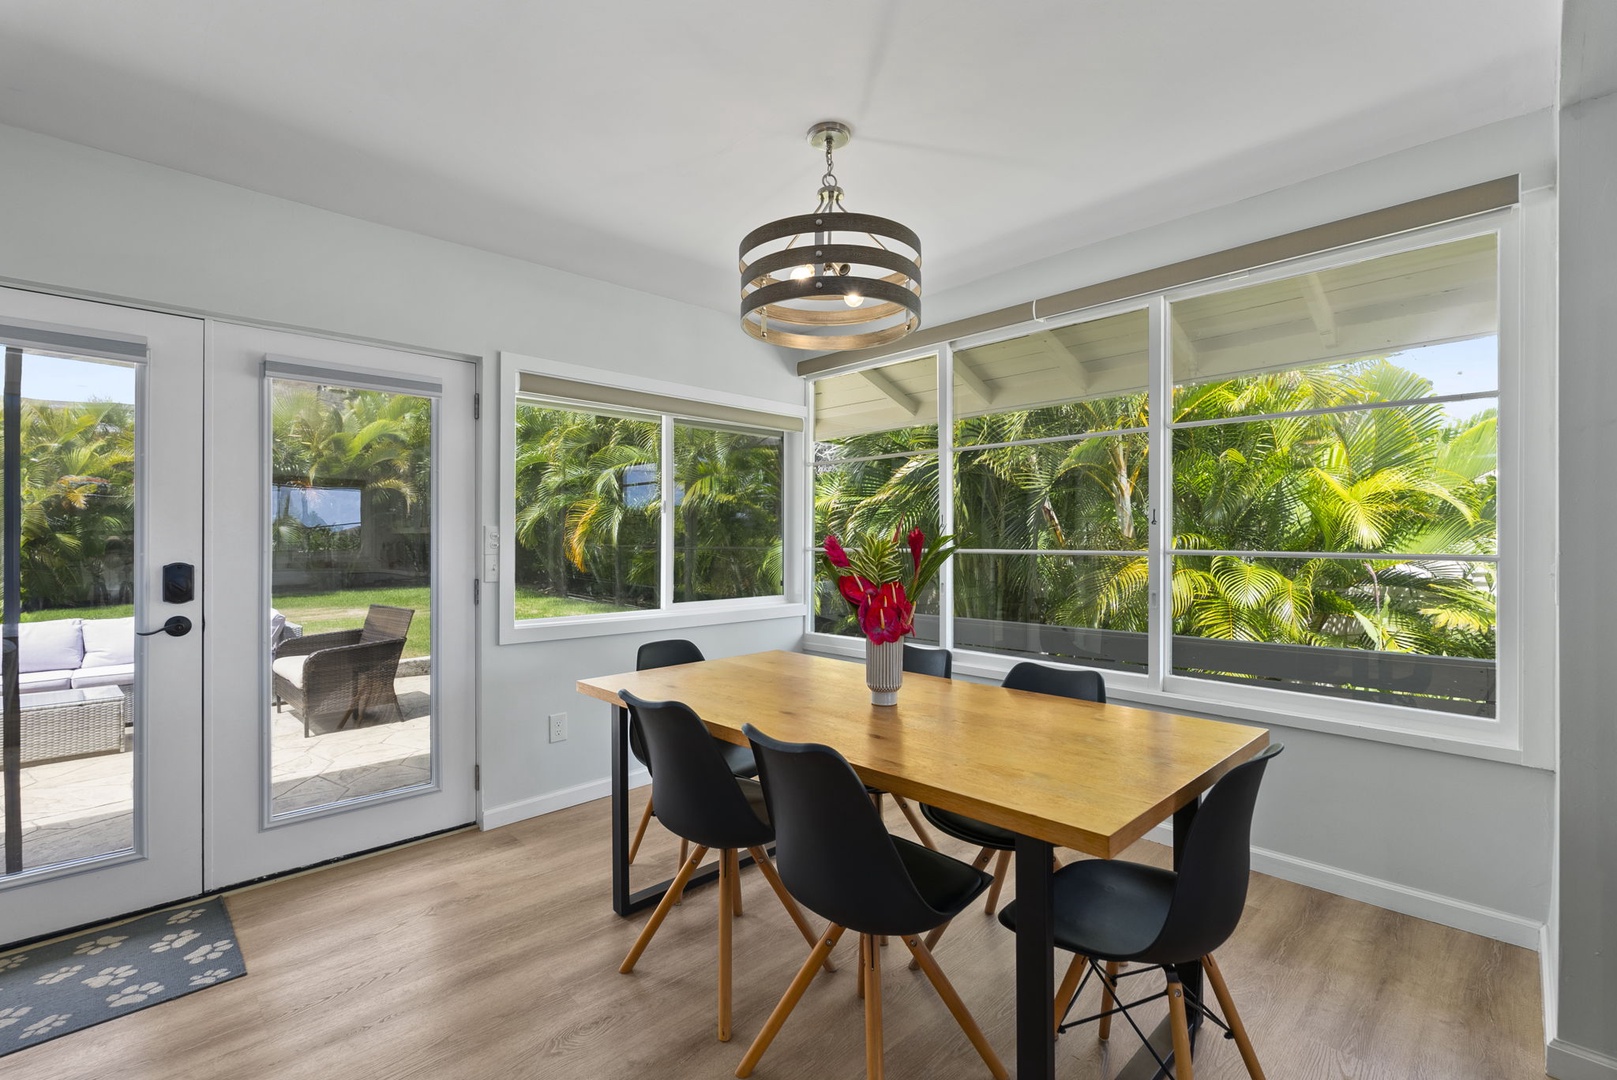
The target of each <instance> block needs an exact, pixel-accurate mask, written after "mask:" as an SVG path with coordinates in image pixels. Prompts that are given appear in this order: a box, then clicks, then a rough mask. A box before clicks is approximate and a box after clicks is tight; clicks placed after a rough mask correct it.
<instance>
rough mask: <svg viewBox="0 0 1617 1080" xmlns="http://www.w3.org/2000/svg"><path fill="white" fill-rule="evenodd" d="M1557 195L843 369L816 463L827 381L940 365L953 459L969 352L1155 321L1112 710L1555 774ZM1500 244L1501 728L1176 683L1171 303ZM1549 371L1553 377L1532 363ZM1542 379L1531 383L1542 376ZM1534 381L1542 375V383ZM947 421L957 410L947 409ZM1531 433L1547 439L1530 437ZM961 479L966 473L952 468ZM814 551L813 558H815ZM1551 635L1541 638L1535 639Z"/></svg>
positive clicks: (975, 658) (970, 668) (946, 447)
mask: <svg viewBox="0 0 1617 1080" xmlns="http://www.w3.org/2000/svg"><path fill="white" fill-rule="evenodd" d="M1554 223H1555V195H1554V192H1553V191H1551V190H1535V191H1530V192H1524V193H1523V195H1522V199H1521V202H1520V203H1519V204H1518V205H1516V206H1513V207H1507V208H1504V209H1501V210H1495V211H1491V212H1488V213H1485V214H1480V215H1477V216H1474V217H1470V218H1466V219H1464V220H1461V221H1456V222H1450V223H1446V224H1441V225H1435V226H1430V227H1426V228H1422V229H1418V230H1413V231H1411V232H1408V233H1403V234H1399V235H1397V236H1393V237H1386V238H1382V239H1377V240H1372V241H1367V242H1364V243H1360V244H1355V245H1352V246H1349V247H1344V248H1339V249H1334V250H1331V251H1328V252H1322V253H1319V254H1315V255H1310V256H1305V257H1302V258H1298V259H1292V260H1288V261H1286V262H1284V263H1278V264H1275V265H1273V266H1269V267H1264V268H1262V269H1260V270H1253V271H1249V272H1242V273H1237V274H1232V275H1227V276H1224V277H1221V278H1217V279H1212V280H1209V281H1203V282H1197V283H1194V284H1191V285H1186V286H1182V287H1179V288H1175V289H1170V290H1166V291H1163V292H1160V293H1155V294H1151V295H1148V296H1144V297H1133V298H1129V299H1127V300H1122V301H1117V302H1114V303H1109V304H1105V305H1098V306H1096V307H1093V308H1087V309H1084V310H1082V311H1077V312H1063V313H1062V314H1060V315H1059V316H1053V317H1049V318H1045V319H1036V320H1032V321H1029V322H1025V323H1022V324H1019V325H1017V326H1013V327H1007V328H1003V329H999V330H994V331H991V332H988V333H985V334H978V335H973V336H972V337H970V338H961V339H958V340H956V341H953V342H947V343H943V344H939V345H931V346H927V347H926V348H924V349H920V350H916V351H914V352H910V353H906V354H900V355H894V356H892V357H883V358H882V359H880V360H879V361H875V362H870V363H865V364H861V365H857V366H850V367H848V368H839V369H835V370H832V371H827V372H824V373H821V374H819V375H816V376H814V377H813V378H812V379H810V380H806V404H807V405H808V406H809V408H810V415H809V426H808V428H807V433H806V434H805V444H806V446H807V448H808V450H809V451H810V452H812V447H813V442H812V433H813V414H812V404H813V383H814V382H815V381H817V380H818V379H820V378H829V377H834V376H837V375H845V374H847V373H848V372H850V371H858V370H862V369H864V368H870V367H879V366H885V365H887V364H891V363H900V362H903V361H904V360H914V359H916V358H918V357H921V356H925V355H927V354H929V353H932V352H936V353H937V354H938V387H939V393H938V400H939V424H938V443H939V453H940V454H949V453H952V452H953V445H952V439H951V438H949V436H950V435H952V432H953V409H952V400H951V397H950V396H948V395H947V394H946V392H945V388H947V389H949V390H952V389H953V386H954V372H953V351H954V350H955V349H959V348H965V347H968V346H972V345H980V344H985V343H988V342H992V341H1001V340H1005V339H1008V338H1015V337H1019V336H1022V335H1025V334H1028V333H1030V332H1032V331H1035V330H1041V329H1053V328H1056V327H1059V326H1065V325H1070V324H1072V323H1075V322H1088V321H1092V320H1094V319H1097V318H1104V317H1107V316H1108V315H1112V314H1117V313H1119V312H1122V311H1127V310H1138V309H1139V308H1141V307H1145V308H1146V309H1147V311H1148V314H1149V318H1150V323H1149V337H1148V347H1149V355H1150V364H1151V370H1150V386H1149V389H1150V393H1151V400H1152V402H1153V408H1152V424H1151V455H1150V465H1149V470H1150V503H1149V505H1150V507H1151V509H1152V511H1153V520H1154V521H1156V522H1157V524H1155V525H1153V526H1152V530H1151V536H1150V544H1149V548H1148V550H1149V552H1150V558H1151V568H1152V573H1153V578H1152V580H1153V584H1154V586H1155V587H1154V589H1153V605H1152V620H1151V631H1150V644H1149V656H1150V662H1151V665H1150V669H1149V671H1148V673H1146V674H1136V673H1130V672H1121V671H1111V670H1107V671H1106V681H1107V694H1108V697H1110V698H1114V699H1116V700H1120V701H1127V702H1131V703H1137V704H1140V705H1146V706H1151V707H1159V708H1163V709H1171V710H1172V711H1174V712H1179V713H1188V714H1192V715H1197V714H1199V715H1205V716H1213V717H1217V718H1221V719H1234V720H1245V721H1249V722H1253V723H1258V724H1263V725H1266V726H1270V725H1272V726H1280V727H1291V728H1302V729H1306V730H1313V731H1322V732H1329V733H1333V734H1338V735H1347V736H1352V737H1357V738H1365V739H1370V740H1374V741H1379V742H1388V743H1395V744H1400V745H1407V746H1417V747H1423V748H1426V749H1432V750H1438V751H1443V752H1449V753H1455V754H1460V755H1463V756H1469V757H1478V758H1485V759H1490V760H1496V761H1506V762H1515V763H1521V764H1527V765H1531V766H1535V767H1540V768H1548V767H1552V766H1553V758H1554V711H1555V710H1554V702H1555V689H1556V687H1555V665H1554V641H1553V627H1554V626H1555V619H1556V614H1555V612H1556V607H1555V584H1556V580H1555V558H1556V553H1557V547H1558V545H1557V541H1556V536H1555V530H1554V525H1553V523H1554V522H1555V521H1556V520H1557V517H1556V498H1557V495H1556V491H1555V484H1554V483H1531V482H1529V481H1530V478H1533V477H1554V476H1555V475H1556V472H1555V469H1556V449H1555V448H1556V379H1555V370H1554V368H1555V365H1554V363H1553V362H1545V361H1546V360H1549V361H1553V358H1554V356H1555V288H1554V281H1555V271H1556V262H1555V241H1554ZM1489 233H1492V234H1496V235H1497V236H1498V238H1499V240H1498V242H1499V331H1498V333H1499V382H1498V392H1499V399H1498V401H1499V431H1500V435H1499V463H1498V472H1499V477H1500V484H1499V504H1498V538H1499V553H1498V565H1499V567H1500V573H1499V582H1500V583H1499V616H1498V623H1497V631H1496V633H1497V638H1496V640H1497V643H1498V649H1497V654H1496V663H1497V669H1498V678H1499V698H1498V703H1497V709H1496V715H1495V716H1494V717H1492V718H1481V717H1468V716H1461V715H1456V714H1449V713H1441V712H1436V711H1432V710H1425V709H1418V708H1410V707H1406V706H1398V705H1389V704H1382V703H1377V702H1369V701H1358V700H1353V699H1347V698H1334V697H1327V696H1324V695H1315V694H1309V693H1306V692H1303V691H1296V690H1280V689H1270V688H1265V687H1259V686H1250V685H1242V684H1239V683H1223V682H1217V681H1214V680H1207V679H1198V678H1195V677H1193V676H1188V675H1174V674H1173V673H1172V671H1171V667H1170V666H1169V664H1168V663H1167V660H1168V657H1169V644H1170V633H1169V630H1170V628H1171V621H1170V620H1169V619H1168V618H1167V616H1166V612H1165V610H1164V606H1165V604H1166V602H1167V600H1166V596H1167V590H1166V589H1163V588H1161V587H1160V585H1159V584H1157V583H1160V582H1162V581H1164V580H1165V576H1164V575H1165V574H1166V572H1167V569H1168V567H1169V560H1170V558H1171V556H1170V554H1169V552H1168V549H1167V543H1166V540H1165V539H1164V538H1165V537H1168V536H1171V535H1172V532H1171V498H1172V484H1171V477H1170V473H1169V469H1170V468H1171V458H1170V453H1169V452H1170V449H1171V439H1172V430H1171V429H1170V428H1169V426H1168V424H1167V423H1166V422H1165V416H1166V414H1165V413H1163V412H1161V411H1160V410H1159V409H1158V408H1157V407H1156V403H1157V402H1160V401H1163V400H1166V399H1165V397H1164V395H1165V394H1166V392H1167V390H1168V388H1169V387H1171V386H1172V385H1173V380H1172V368H1171V366H1170V365H1171V357H1170V355H1169V342H1168V340H1167V335H1166V334H1164V333H1163V328H1164V326H1165V325H1166V317H1167V312H1168V305H1169V304H1170V303H1172V302H1176V301H1182V300H1186V299H1189V298H1192V297H1196V296H1204V295H1207V294H1210V293H1218V292H1225V291H1229V290H1230V289H1232V288H1238V287H1241V286H1243V285H1248V284H1257V283H1260V282H1264V281H1272V280H1277V279H1281V278H1287V277H1293V276H1296V275H1298V274H1303V273H1309V272H1312V271H1319V270H1326V269H1331V268H1334V267H1337V266H1342V265H1346V264H1351V263H1356V262H1361V261H1364V260H1367V259H1374V258H1378V257H1381V256H1384V255H1391V254H1396V253H1399V252H1404V251H1410V250H1413V249H1417V248H1423V247H1430V246H1433V245H1437V244H1442V243H1446V242H1450V241H1454V240H1460V239H1464V238H1467V237H1473V236H1479V235H1483V234H1489ZM1529 358H1533V359H1534V360H1536V361H1537V363H1530V361H1529ZM1530 368H1531V370H1529V369H1530ZM1529 376H1531V377H1529ZM946 407H947V411H945V409H946ZM1529 432H1531V433H1532V435H1531V437H1528V435H1527V433H1529ZM812 469H813V465H812V462H809V465H808V470H807V471H805V472H804V473H803V476H804V478H805V486H806V488H807V492H806V501H805V503H804V507H805V515H806V517H805V520H806V521H807V522H808V523H809V527H810V528H812V523H813V520H814V519H813V484H812ZM939 474H940V476H943V477H951V476H952V470H950V469H940V470H939ZM945 494H947V495H949V496H950V498H949V499H948V500H947V501H945V502H944V503H943V504H942V505H943V507H944V528H945V531H948V529H949V528H950V526H951V525H952V524H953V522H952V517H953V502H952V492H951V491H946V492H945ZM813 543H814V538H813V537H812V536H810V538H809V542H808V545H807V549H808V554H809V556H810V558H812V557H813V556H814V555H815V554H816V553H815V552H814V550H813ZM812 575H813V566H812V564H811V565H810V566H809V567H808V568H807V570H806V574H805V578H804V588H805V593H804V595H805V596H812V591H811V590H812V584H813V582H812ZM952 586H953V574H952V572H951V570H950V569H949V568H947V567H946V569H945V572H944V574H943V587H944V590H945V591H944V598H943V599H944V603H943V611H944V612H945V613H952V611H953V602H952V600H953V589H952ZM804 627H805V633H804V642H805V646H806V647H808V648H810V649H813V650H815V651H823V652H829V653H835V654H841V655H849V656H853V655H859V654H860V653H862V651H863V644H862V642H860V641H859V640H858V639H857V638H848V637H841V636H837V635H829V634H819V633H815V632H814V630H813V612H812V610H810V611H809V612H808V613H807V614H806V615H805V618H804ZM1534 627H1536V628H1539V629H1538V631H1537V632H1534V633H1529V628H1534ZM952 630H953V619H952V617H946V618H944V619H943V622H942V629H941V633H940V637H941V638H942V639H943V643H944V645H945V646H950V645H952V637H953V634H952ZM1019 659H1020V658H1018V657H1012V656H1007V655H1000V654H993V653H982V652H958V653H957V654H956V657H955V671H956V673H957V674H960V675H966V676H975V677H979V678H985V679H998V678H1001V677H1003V676H1004V674H1005V672H1006V671H1008V670H1009V669H1010V667H1011V666H1012V665H1013V664H1015V663H1016V662H1018V660H1019Z"/></svg>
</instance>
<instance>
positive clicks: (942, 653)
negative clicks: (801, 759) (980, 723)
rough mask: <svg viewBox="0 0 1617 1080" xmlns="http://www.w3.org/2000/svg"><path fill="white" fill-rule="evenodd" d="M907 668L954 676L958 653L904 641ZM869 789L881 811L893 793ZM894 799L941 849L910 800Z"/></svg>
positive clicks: (921, 834)
mask: <svg viewBox="0 0 1617 1080" xmlns="http://www.w3.org/2000/svg"><path fill="white" fill-rule="evenodd" d="M904 670H905V671H907V672H909V673H910V674H912V675H931V676H932V677H934V678H938V679H948V678H953V672H954V654H953V653H951V652H950V651H949V650H948V649H941V648H936V647H934V646H931V645H912V644H910V643H909V642H907V641H906V642H905V643H904ZM865 790H866V791H867V792H869V793H870V799H871V801H872V802H874V803H875V804H876V810H877V812H880V811H881V799H882V796H883V795H891V794H892V793H891V792H888V791H883V790H882V789H881V788H873V787H870V786H869V785H868V784H867V785H866V786H865ZM893 802H894V803H895V804H897V806H898V809H899V812H900V813H902V814H903V815H904V820H905V821H908V822H909V823H910V828H912V829H914V830H915V836H916V838H917V839H919V840H920V841H921V843H922V844H924V845H926V846H927V847H929V848H931V849H932V850H934V851H936V850H937V848H938V845H937V842H936V841H934V840H933V839H932V834H931V833H929V832H927V830H926V822H924V821H922V820H921V816H920V815H919V814H917V813H916V812H915V807H913V806H911V805H910V801H909V800H908V799H906V798H904V796H902V795H893Z"/></svg>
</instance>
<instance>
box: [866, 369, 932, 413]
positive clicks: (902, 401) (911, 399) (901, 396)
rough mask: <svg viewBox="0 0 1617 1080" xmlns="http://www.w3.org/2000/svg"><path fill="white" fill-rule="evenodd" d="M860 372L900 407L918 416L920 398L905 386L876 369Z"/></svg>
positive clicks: (867, 380)
mask: <svg viewBox="0 0 1617 1080" xmlns="http://www.w3.org/2000/svg"><path fill="white" fill-rule="evenodd" d="M859 374H861V375H863V376H864V377H865V381H866V382H868V383H869V384H870V385H871V386H874V387H875V388H876V389H877V390H880V391H881V392H882V393H884V394H886V395H887V396H888V397H889V398H892V400H893V403H894V404H895V405H897V406H898V407H899V408H900V409H903V410H904V411H905V412H907V413H909V414H910V415H911V416H917V415H919V414H920V412H921V402H920V399H918V398H916V397H915V396H914V395H913V394H910V393H907V392H905V391H904V390H903V388H901V387H900V386H899V385H898V384H897V383H896V382H894V381H893V380H892V378H891V377H889V376H888V375H885V374H883V373H882V372H880V371H874V370H872V371H861V372H860V373H859Z"/></svg>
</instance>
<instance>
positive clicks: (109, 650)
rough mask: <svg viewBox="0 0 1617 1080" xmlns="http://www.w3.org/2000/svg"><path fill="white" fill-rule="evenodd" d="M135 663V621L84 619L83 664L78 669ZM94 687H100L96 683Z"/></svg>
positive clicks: (132, 619) (129, 619) (131, 617)
mask: <svg viewBox="0 0 1617 1080" xmlns="http://www.w3.org/2000/svg"><path fill="white" fill-rule="evenodd" d="M134 662H135V619H134V617H133V616H130V617H129V618H127V619H85V620H84V663H82V664H80V665H79V666H80V667H86V668H99V667H115V666H117V665H120V664H133V663H134ZM94 685H98V686H99V685H101V684H100V683H96V684H94Z"/></svg>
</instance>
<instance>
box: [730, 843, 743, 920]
mask: <svg viewBox="0 0 1617 1080" xmlns="http://www.w3.org/2000/svg"><path fill="white" fill-rule="evenodd" d="M730 892H731V895H732V900H733V904H734V911H735V917H736V918H738V919H739V918H741V915H742V910H741V852H739V851H737V850H736V849H735V848H731V849H730Z"/></svg>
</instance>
